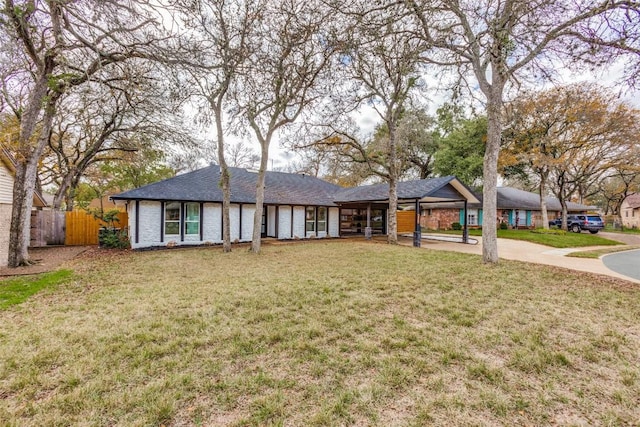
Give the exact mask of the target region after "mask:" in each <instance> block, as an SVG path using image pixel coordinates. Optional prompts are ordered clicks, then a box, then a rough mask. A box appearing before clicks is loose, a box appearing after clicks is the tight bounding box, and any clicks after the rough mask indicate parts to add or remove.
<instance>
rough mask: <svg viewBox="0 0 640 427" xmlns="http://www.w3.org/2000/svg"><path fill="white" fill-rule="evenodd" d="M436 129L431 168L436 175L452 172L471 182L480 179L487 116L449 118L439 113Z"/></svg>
mask: <svg viewBox="0 0 640 427" xmlns="http://www.w3.org/2000/svg"><path fill="white" fill-rule="evenodd" d="M439 123H440V124H441V126H440V127H439V131H438V133H437V141H438V143H437V144H438V151H436V152H435V161H434V168H433V169H434V172H435V173H436V174H437V175H440V176H446V175H455V176H456V177H458V178H459V179H460V180H461V181H462V182H464V183H466V184H467V185H471V186H476V187H478V186H480V185H481V183H482V164H483V158H484V151H485V146H486V142H487V118H486V117H483V116H479V117H474V118H471V119H460V118H459V119H457V120H455V121H454V120H452V117H451V116H450V115H447V116H441V118H440V121H439Z"/></svg>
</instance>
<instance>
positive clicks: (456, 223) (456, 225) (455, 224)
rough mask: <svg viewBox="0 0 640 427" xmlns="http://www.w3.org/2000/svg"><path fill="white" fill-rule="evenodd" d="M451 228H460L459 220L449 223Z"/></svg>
mask: <svg viewBox="0 0 640 427" xmlns="http://www.w3.org/2000/svg"><path fill="white" fill-rule="evenodd" d="M451 228H452V229H454V230H462V224H460V223H459V222H454V223H453V224H451Z"/></svg>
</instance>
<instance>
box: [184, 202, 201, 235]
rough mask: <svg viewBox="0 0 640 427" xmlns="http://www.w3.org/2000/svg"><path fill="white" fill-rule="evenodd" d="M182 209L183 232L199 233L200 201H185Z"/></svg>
mask: <svg viewBox="0 0 640 427" xmlns="http://www.w3.org/2000/svg"><path fill="white" fill-rule="evenodd" d="M184 210H185V218H184V234H200V203H187V204H186V205H185V209H184Z"/></svg>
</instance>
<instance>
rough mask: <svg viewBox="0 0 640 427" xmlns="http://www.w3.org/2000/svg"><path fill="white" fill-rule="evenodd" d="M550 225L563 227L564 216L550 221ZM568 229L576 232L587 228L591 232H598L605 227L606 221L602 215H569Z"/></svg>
mask: <svg viewBox="0 0 640 427" xmlns="http://www.w3.org/2000/svg"><path fill="white" fill-rule="evenodd" d="M549 227H558V228H560V227H562V218H556V219H554V220H552V221H549ZM567 229H568V230H569V231H573V232H574V233H580V232H581V231H582V230H587V231H588V232H589V233H591V234H596V233H597V232H598V231H600V230H603V229H604V221H603V220H602V218H600V215H584V214H583V215H567Z"/></svg>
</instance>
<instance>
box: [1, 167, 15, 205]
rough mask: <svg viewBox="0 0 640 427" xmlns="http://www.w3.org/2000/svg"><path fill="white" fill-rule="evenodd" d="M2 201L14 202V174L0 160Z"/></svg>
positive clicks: (6, 202) (10, 203) (5, 202)
mask: <svg viewBox="0 0 640 427" xmlns="http://www.w3.org/2000/svg"><path fill="white" fill-rule="evenodd" d="M0 203H4V204H9V205H12V204H13V176H12V175H11V172H10V171H9V169H7V168H6V166H5V165H4V163H2V161H0Z"/></svg>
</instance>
